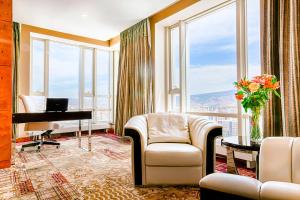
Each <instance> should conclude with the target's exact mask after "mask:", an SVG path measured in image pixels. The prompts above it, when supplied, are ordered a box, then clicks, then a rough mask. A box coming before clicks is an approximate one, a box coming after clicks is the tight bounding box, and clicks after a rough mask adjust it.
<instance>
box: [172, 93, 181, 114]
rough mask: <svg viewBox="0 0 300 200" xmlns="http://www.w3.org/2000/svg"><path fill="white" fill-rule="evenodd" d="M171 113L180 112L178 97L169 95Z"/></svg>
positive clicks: (177, 95)
mask: <svg viewBox="0 0 300 200" xmlns="http://www.w3.org/2000/svg"><path fill="white" fill-rule="evenodd" d="M171 106H172V108H171V111H172V112H180V95H179V94H173V95H171Z"/></svg>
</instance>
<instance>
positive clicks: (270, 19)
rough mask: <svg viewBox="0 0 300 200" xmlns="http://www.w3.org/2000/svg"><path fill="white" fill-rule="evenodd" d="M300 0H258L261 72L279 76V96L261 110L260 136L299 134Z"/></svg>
mask: <svg viewBox="0 0 300 200" xmlns="http://www.w3.org/2000/svg"><path fill="white" fill-rule="evenodd" d="M299 40H300V2H299V0H264V1H262V40H261V41H262V61H263V72H264V73H268V74H275V75H276V76H277V77H279V79H280V84H281V88H280V92H281V96H282V98H281V100H279V99H276V98H275V97H274V98H272V99H271V100H270V102H269V104H268V105H267V107H266V109H265V112H264V136H265V137H267V136H300V105H299V104H300V88H299V87H300V86H299V84H300V62H299V53H300V43H299Z"/></svg>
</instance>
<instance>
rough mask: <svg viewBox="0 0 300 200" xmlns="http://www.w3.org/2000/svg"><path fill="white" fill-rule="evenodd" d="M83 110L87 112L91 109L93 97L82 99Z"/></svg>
mask: <svg viewBox="0 0 300 200" xmlns="http://www.w3.org/2000/svg"><path fill="white" fill-rule="evenodd" d="M83 108H84V109H88V110H91V109H93V97H84V98H83Z"/></svg>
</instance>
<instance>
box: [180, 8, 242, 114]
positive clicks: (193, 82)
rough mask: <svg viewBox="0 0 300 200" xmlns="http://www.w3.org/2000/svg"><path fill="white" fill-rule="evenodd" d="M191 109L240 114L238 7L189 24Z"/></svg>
mask: <svg viewBox="0 0 300 200" xmlns="http://www.w3.org/2000/svg"><path fill="white" fill-rule="evenodd" d="M187 49H188V50H187V52H189V55H187V78H186V80H187V109H188V111H192V112H218V113H236V112H237V103H236V100H235V98H234V93H235V89H234V87H233V82H234V81H236V79H237V64H236V5H235V4H230V5H228V6H226V7H224V8H222V9H219V10H217V11H214V12H212V13H209V14H207V15H205V16H202V17H200V18H198V19H196V20H194V21H192V22H190V23H189V24H188V25H187Z"/></svg>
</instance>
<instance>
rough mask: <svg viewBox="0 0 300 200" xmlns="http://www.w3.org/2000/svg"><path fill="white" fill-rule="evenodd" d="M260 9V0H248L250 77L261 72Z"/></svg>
mask: <svg viewBox="0 0 300 200" xmlns="http://www.w3.org/2000/svg"><path fill="white" fill-rule="evenodd" d="M259 9H260V1H259V0H247V22H248V26H247V30H248V32H247V36H248V41H247V45H248V51H247V52H248V78H252V77H253V76H256V75H258V74H261V67H260V64H261V61H260V18H259V15H260V10H259Z"/></svg>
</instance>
